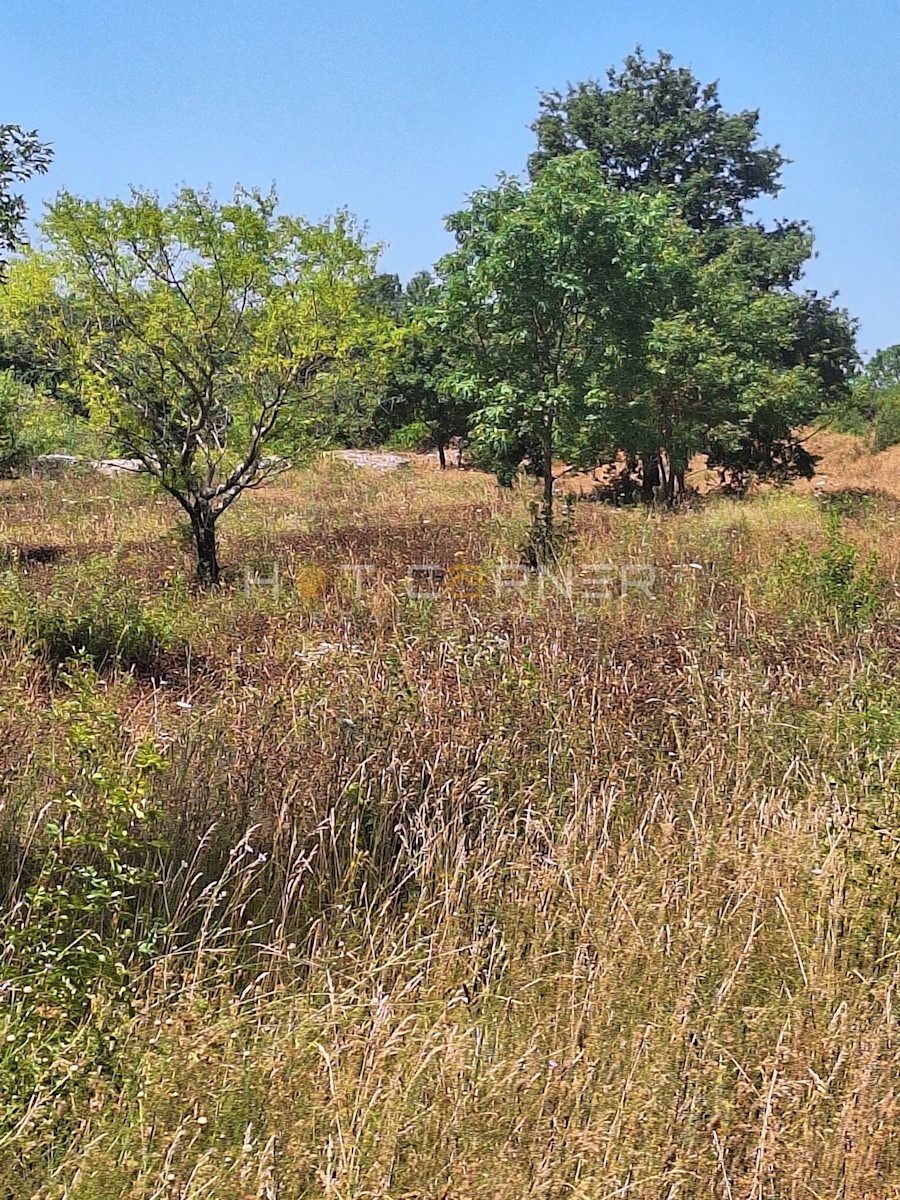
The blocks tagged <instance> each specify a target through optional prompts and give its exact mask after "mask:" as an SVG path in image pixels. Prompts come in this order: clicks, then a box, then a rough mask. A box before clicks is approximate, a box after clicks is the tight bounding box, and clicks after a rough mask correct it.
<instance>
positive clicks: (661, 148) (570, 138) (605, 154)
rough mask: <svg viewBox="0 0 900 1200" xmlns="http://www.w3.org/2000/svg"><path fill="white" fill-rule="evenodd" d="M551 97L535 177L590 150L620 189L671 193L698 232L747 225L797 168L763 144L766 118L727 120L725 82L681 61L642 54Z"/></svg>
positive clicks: (543, 107)
mask: <svg viewBox="0 0 900 1200" xmlns="http://www.w3.org/2000/svg"><path fill="white" fill-rule="evenodd" d="M606 81H607V83H606V87H604V86H603V85H602V84H601V83H600V82H599V81H598V80H596V79H591V80H588V81H587V82H585V83H578V84H575V85H570V86H569V87H568V89H567V90H566V92H565V94H563V93H561V92H544V93H543V94H542V96H541V102H540V114H539V116H538V119H537V120H536V121H535V123H534V125H533V126H532V129H533V130H534V132H535V133H536V134H537V139H538V148H537V150H536V151H535V152H534V153H533V154H532V155H531V158H530V160H529V169H530V171H531V174H532V177H536V176H537V175H538V173H539V172H540V171H541V170H542V169H543V168H544V167H545V166H546V165H547V163H548V162H551V161H552V160H553V159H554V158H558V157H560V156H561V155H566V154H572V153H573V152H575V151H578V150H589V151H590V152H591V153H592V154H593V155H595V157H596V159H597V163H598V166H599V167H600V170H601V171H602V174H603V177H604V179H605V180H606V182H607V183H608V184H609V186H610V187H612V188H615V189H616V190H617V191H647V190H659V189H664V190H665V191H666V192H667V193H668V194H669V195H671V196H672V197H673V198H674V199H675V201H676V202H677V204H678V207H679V209H680V211H681V213H682V215H683V216H684V219H685V221H687V223H688V224H689V225H690V226H691V228H693V229H695V230H697V231H704V230H707V229H710V228H715V227H717V226H723V225H730V224H735V223H738V222H740V221H741V220H742V219H743V216H744V212H745V210H746V207H747V205H748V204H750V203H751V202H752V201H753V200H755V199H756V198H757V197H759V196H762V195H771V196H774V195H777V193H778V192H779V190H780V188H781V183H780V174H781V169H782V167H783V166H784V165H785V163H786V162H787V160H786V159H785V158H784V157H783V156H782V154H781V152H780V149H779V147H778V146H762V145H760V144H759V139H760V135H759V112H758V110H745V111H743V112H738V113H727V112H725V111H724V109H723V108H722V104H721V101H720V99H719V87H718V83H707V84H703V83H701V82H700V81H699V80H698V79H697V78H696V77H695V76H694V75H693V73H692V72H691V71H690V70H689V69H688V68H687V67H676V66H674V65H673V59H672V55H671V54H666V53H663V52H660V54H659V56H658V57H657V58H656V59H655V60H650V59H647V58H645V56H644V53H643V51H642V50H641V48H640V47H638V48H637V49H636V50H635V52H634V54H631V55H629V56H628V57H627V58H626V59H625V63H624V67H623V69H622V70H619V71H617V70H615V69H614V68H610V69H609V70H608V71H607V73H606Z"/></svg>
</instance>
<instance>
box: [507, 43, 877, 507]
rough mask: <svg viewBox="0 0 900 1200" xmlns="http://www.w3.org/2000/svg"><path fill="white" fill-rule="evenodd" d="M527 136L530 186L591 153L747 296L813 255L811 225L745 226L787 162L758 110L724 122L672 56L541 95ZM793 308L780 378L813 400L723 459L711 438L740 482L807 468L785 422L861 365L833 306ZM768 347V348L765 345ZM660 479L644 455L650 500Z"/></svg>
mask: <svg viewBox="0 0 900 1200" xmlns="http://www.w3.org/2000/svg"><path fill="white" fill-rule="evenodd" d="M533 129H534V131H535V133H536V135H537V141H538V146H537V150H536V151H535V152H534V154H533V155H532V156H531V159H530V161H529V167H530V170H531V173H532V176H533V177H534V178H537V177H539V176H540V173H541V172H542V171H543V170H544V169H546V167H547V165H548V164H549V163H551V162H553V161H554V160H555V159H557V158H559V157H561V156H565V155H568V154H571V153H574V152H578V151H588V152H590V153H591V154H592V155H593V156H594V158H595V160H596V162H597V165H598V168H599V170H600V171H601V173H602V176H603V178H604V180H605V181H606V183H607V184H608V185H609V186H610V187H612V188H615V189H616V190H618V191H623V192H628V193H630V192H640V193H650V194H657V193H663V194H666V195H668V196H670V197H671V198H672V200H673V201H674V203H675V204H677V206H678V208H679V211H680V212H681V213H682V215H683V217H684V219H685V220H686V221H687V223H688V224H689V225H690V226H691V228H693V229H694V230H695V231H696V232H697V234H698V235H699V238H700V246H701V250H702V253H703V256H704V258H706V259H707V260H709V261H712V260H714V259H715V258H717V257H719V256H725V257H726V259H727V261H728V263H729V273H731V271H732V270H733V268H738V269H739V271H740V273H741V274H742V275H743V276H744V277H745V280H746V285H747V287H748V288H749V289H751V290H752V291H754V292H757V291H770V292H772V293H773V294H775V295H776V296H782V295H783V294H784V293H785V292H786V291H788V290H789V289H794V290H796V289H797V285H798V284H799V282H800V280H801V278H802V275H803V269H804V265H805V263H806V262H807V261H808V259H809V258H810V256H811V254H812V236H811V233H810V230H809V228H808V226H807V225H806V224H805V222H802V221H780V222H777V223H776V224H775V225H774V226H772V227H771V228H765V227H763V226H762V225H761V224H759V223H758V222H754V221H752V220H751V219H750V209H751V207H752V204H753V202H754V201H755V200H756V199H758V198H759V197H760V196H775V195H777V194H778V192H779V191H780V189H781V179H780V177H781V170H782V168H783V166H784V165H785V164H786V162H787V160H786V159H785V158H784V157H783V156H782V154H781V151H780V149H779V147H778V146H766V145H764V144H763V143H762V141H761V139H760V134H759V112H758V111H757V110H745V111H741V112H736V113H729V112H727V111H726V110H725V109H724V107H723V106H722V103H721V100H720V97H719V89H718V84H716V83H707V84H704V83H701V81H700V80H699V79H697V78H696V76H694V74H693V73H692V72H691V71H690V70H689V69H688V68H686V67H679V66H676V65H675V64H674V62H673V59H672V56H671V55H670V54H667V53H659V55H658V56H657V58H656V59H648V58H646V57H645V56H644V54H643V52H642V51H641V49H640V48H638V49H637V50H636V51H635V53H634V54H633V55H630V56H629V57H627V58H626V59H625V63H624V66H623V68H622V69H621V70H616V69H613V68H611V69H610V70H609V71H608V72H607V75H606V82H605V84H603V83H600V82H599V81H597V80H593V79H592V80H589V81H587V82H585V83H579V84H576V85H572V86H570V87H569V88H568V89H567V91H566V93H565V94H562V93H559V92H547V93H544V95H543V96H542V98H541V105H540V113H539V116H538V119H537V121H536V122H535V124H534V126H533ZM779 303H781V301H776V302H775V307H776V308H777V307H778V304H779ZM797 304H798V305H799V308H798V307H797V306H796V305H795V306H793V307H792V308H791V321H790V328H791V329H792V330H793V340H791V341H790V342H789V343H787V342H784V343H783V344H782V345H781V348H780V351H779V357H780V367H781V369H782V372H785V371H789V370H791V369H794V368H804V369H808V370H810V371H812V372H813V374H814V376H815V379H816V383H817V386H816V390H815V395H814V397H811V395H810V393H809V391H808V389H807V388H806V387H804V388H802V389H801V390H800V392H799V393H798V394H797V396H796V397H795V400H794V402H793V403H792V402H791V399H790V396H785V397H783V398H782V400H781V401H780V402H779V403H778V404H777V405H773V406H771V407H770V408H768V409H766V408H764V407H762V406H761V407H759V409H758V411H757V416H756V419H755V421H753V422H751V424H750V425H749V426H747V427H745V429H744V434H743V440H741V441H740V442H739V443H737V444H734V443H733V441H732V440H730V439H729V440H728V442H727V448H726V443H723V442H721V441H719V440H717V439H713V440H712V441H711V443H710V445H709V446H708V447H705V449H707V450H708V451H709V452H710V453H711V454H712V456H713V459H714V460H715V462H716V463H717V464H718V465H725V463H726V460H727V465H728V466H729V467H730V468H734V470H735V471H736V472H737V473H740V474H743V473H746V472H748V471H757V472H759V471H762V472H766V471H768V470H769V468H770V467H778V468H779V469H780V468H781V467H783V466H784V465H785V464H788V465H794V466H798V465H799V466H808V463H807V457H808V456H807V457H805V456H804V455H803V453H802V451H801V449H800V444H799V442H798V441H797V439H796V438H795V437H793V436H792V433H791V429H790V427H788V428H786V427H785V419H787V418H789V417H796V418H797V419H800V418H803V419H809V417H810V416H812V415H815V414H816V413H817V412H819V411H822V410H823V409H833V408H835V407H837V406H840V405H841V404H842V403H846V401H847V399H848V397H849V381H850V379H851V377H852V375H853V373H854V370H855V368H856V365H857V361H858V360H857V355H856V347H855V324H854V322H852V321H851V319H850V318H849V316H848V315H847V313H846V312H844V311H843V310H841V309H840V308H838V307H837V306H836V304H835V303H834V297H823V296H819V295H817V294H816V293H815V292H810V291H806V292H802V293H800V295H799V298H798V301H797ZM757 307H758V305H757ZM700 323H701V324H702V319H701V322H700ZM764 345H767V346H769V347H770V348H771V344H770V343H769V342H764ZM787 378H788V376H787V375H786V374H784V373H782V379H783V380H786V379H787ZM804 378H808V376H805V377H804ZM664 474H665V468H664V467H663V468H661V467H660V464H659V463H658V461H657V460H656V459H655V458H653V457H652V456H649V457H647V456H642V476H643V481H644V486H645V490H646V492H647V493H648V494H650V493H652V492H654V490H655V488H656V487H657V486H658V485H659V484H660V483H664V482H665V481H664V480H662V478H661V475H664Z"/></svg>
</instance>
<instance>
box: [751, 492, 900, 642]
mask: <svg viewBox="0 0 900 1200" xmlns="http://www.w3.org/2000/svg"><path fill="white" fill-rule="evenodd" d="M877 565H878V564H877V560H876V557H875V555H874V554H873V555H870V557H869V558H868V559H867V561H866V562H865V563H864V564H860V562H859V551H858V550H857V548H856V546H854V545H853V543H852V542H849V541H847V540H846V538H845V537H844V535H843V526H842V520H841V516H840V513H839V512H837V511H835V510H832V511H830V512H828V513H827V515H826V517H825V545H824V547H823V548H822V549H821V550H819V551H818V552H814V551H813V550H811V549H810V547H809V546H808V545H807V544H806V543H805V542H801V543H800V544H799V545H798V546H796V547H794V548H793V549H791V550H789V551H787V552H786V553H784V554H782V555H781V556H780V557H779V558H778V560H777V562H776V567H775V571H774V573H773V576H772V578H773V580H775V581H777V587H778V590H779V592H780V593H781V596H782V599H783V594H784V592H787V593H788V595H789V596H790V598H791V604H792V606H797V607H799V608H800V610H801V612H802V613H803V614H804V615H805V616H807V617H815V616H825V617H827V618H828V619H829V620H832V621H835V622H836V623H837V624H838V625H839V626H841V627H842V628H847V629H855V628H858V627H859V626H860V625H862V624H865V622H866V621H868V620H871V618H872V617H873V616H874V615H875V613H876V612H877V610H878V609H879V607H880V606H881V604H882V602H883V600H884V595H885V589H886V585H885V581H884V579H883V578H882V577H881V576H880V575H879V574H878V570H877Z"/></svg>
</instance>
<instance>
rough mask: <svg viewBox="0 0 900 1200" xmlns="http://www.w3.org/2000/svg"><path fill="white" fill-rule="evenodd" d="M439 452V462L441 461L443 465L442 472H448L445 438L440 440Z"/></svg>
mask: <svg viewBox="0 0 900 1200" xmlns="http://www.w3.org/2000/svg"><path fill="white" fill-rule="evenodd" d="M437 452H438V460H439V461H440V464H441V470H442V471H446V470H447V451H446V449H445V447H444V439H443V438H439V439H438V444H437Z"/></svg>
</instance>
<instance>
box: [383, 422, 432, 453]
mask: <svg viewBox="0 0 900 1200" xmlns="http://www.w3.org/2000/svg"><path fill="white" fill-rule="evenodd" d="M433 445H434V437H433V435H432V432H431V428H430V426H429V425H428V424H427V422H425V421H410V423H409V424H408V425H401V426H400V428H399V429H395V430H394V432H393V433H392V434H391V435H390V437H389V438H388V439H387V440H386V441H385V443H384V448H385V449H386V450H405V451H411V452H413V453H417V452H419V451H423V450H427V449H428V448H429V447H430V446H433Z"/></svg>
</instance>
